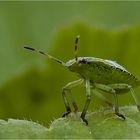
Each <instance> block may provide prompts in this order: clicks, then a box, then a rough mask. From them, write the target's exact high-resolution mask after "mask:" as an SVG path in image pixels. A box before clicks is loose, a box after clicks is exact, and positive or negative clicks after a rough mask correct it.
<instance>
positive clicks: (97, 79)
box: [24, 35, 140, 124]
mask: <svg viewBox="0 0 140 140" xmlns="http://www.w3.org/2000/svg"><path fill="white" fill-rule="evenodd" d="M79 37H80V36H79V35H78V36H77V37H76V40H75V58H74V59H71V60H69V61H68V62H66V63H65V62H63V61H61V60H59V59H57V58H55V57H53V56H51V55H49V54H48V53H45V52H43V51H40V50H37V49H34V48H31V47H28V46H24V48H25V49H28V50H31V51H35V52H37V53H40V54H42V55H45V56H47V57H48V58H50V59H52V60H53V61H55V62H58V63H59V64H61V65H63V66H64V67H66V68H67V69H68V70H70V71H72V72H75V73H77V74H78V75H79V76H80V77H81V78H80V79H79V80H76V81H73V82H70V83H68V84H67V85H65V86H64V87H63V90H62V97H63V100H64V104H65V107H66V113H65V114H64V115H63V116H62V117H65V116H66V115H68V114H69V113H71V108H70V105H69V102H68V100H67V96H69V98H70V101H71V102H72V105H73V107H74V111H75V112H77V111H78V107H77V105H76V102H75V100H74V99H73V97H72V95H71V89H72V88H73V87H76V86H77V85H81V84H84V85H85V88H86V101H85V105H84V107H83V111H82V113H81V119H82V120H83V121H84V122H85V123H86V124H88V121H87V120H86V119H85V116H86V112H87V110H88V107H89V104H90V101H91V92H93V93H94V94H95V95H97V96H98V97H100V98H101V99H102V100H104V101H105V102H106V103H107V104H109V105H110V106H112V107H114V112H115V114H116V115H117V116H119V117H121V118H122V119H124V120H125V116H124V115H123V114H121V113H120V111H119V106H118V98H117V95H118V94H120V93H126V92H128V91H130V93H131V94H132V97H133V98H134V101H135V103H136V105H137V108H138V110H139V111H140V103H139V101H138V98H137V96H136V94H135V92H134V88H136V87H137V86H139V85H140V81H139V80H138V79H137V78H136V77H135V76H134V75H133V74H131V73H130V72H129V71H127V70H126V69H125V68H124V67H122V66H121V65H119V64H118V63H116V62H114V61H112V60H105V59H101V58H95V57H78V56H77V50H78V42H79ZM100 92H107V93H111V94H112V95H113V96H114V103H112V102H111V101H109V100H108V99H107V98H106V97H105V96H103V95H102V94H101V93H100Z"/></svg>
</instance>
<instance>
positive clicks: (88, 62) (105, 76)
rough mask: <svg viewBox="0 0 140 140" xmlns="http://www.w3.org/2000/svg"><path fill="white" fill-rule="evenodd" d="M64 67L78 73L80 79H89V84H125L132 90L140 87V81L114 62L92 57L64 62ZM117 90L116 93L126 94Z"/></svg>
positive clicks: (121, 90)
mask: <svg viewBox="0 0 140 140" xmlns="http://www.w3.org/2000/svg"><path fill="white" fill-rule="evenodd" d="M65 66H66V67H67V68H68V69H69V70H70V71H72V72H75V73H78V74H79V75H80V76H81V77H82V78H84V79H86V78H89V79H90V82H91V83H94V82H95V83H102V84H105V85H108V84H116V83H125V84H128V85H131V86H132V87H133V88H135V87H137V86H139V85H140V81H139V80H138V79H137V78H136V77H135V76H134V75H133V74H131V73H130V72H128V71H127V70H126V69H125V68H124V67H123V66H121V65H119V64H118V63H116V62H115V61H111V60H105V59H101V58H94V57H78V58H77V61H76V60H75V59H72V60H69V61H68V62H66V64H65ZM128 91H129V89H127V90H123V89H120V90H117V93H124V92H128Z"/></svg>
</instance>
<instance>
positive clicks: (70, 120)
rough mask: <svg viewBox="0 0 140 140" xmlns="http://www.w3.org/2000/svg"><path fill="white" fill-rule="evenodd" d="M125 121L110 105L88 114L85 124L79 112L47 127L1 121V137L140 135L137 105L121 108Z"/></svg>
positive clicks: (19, 121) (101, 137) (132, 136)
mask: <svg viewBox="0 0 140 140" xmlns="http://www.w3.org/2000/svg"><path fill="white" fill-rule="evenodd" d="M120 111H121V113H123V114H125V116H126V120H122V119H121V118H119V117H118V116H116V115H115V114H114V112H113V110H111V109H109V108H105V109H101V110H99V111H96V112H92V113H88V114H87V116H86V119H87V120H88V122H89V125H85V123H84V122H82V120H81V119H80V117H79V116H80V113H77V114H75V113H71V114H70V115H69V116H67V117H65V118H59V119H56V120H54V121H53V122H52V123H51V125H50V127H49V128H45V127H44V126H42V125H40V124H38V123H35V122H32V121H27V120H14V119H9V120H8V121H4V120H0V138H1V139H2V138H26V139H30V138H43V139H45V138H46V139H48V138H49V139H54V138H55V139H60V138H61V139H72V138H75V139H78V138H83V139H87V138H92V139H103V138H104V139H116V138H117V139H134V138H137V139H139V138H140V131H139V130H140V112H138V110H137V108H136V106H126V107H121V108H120Z"/></svg>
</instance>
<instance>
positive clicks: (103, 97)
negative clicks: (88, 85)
mask: <svg viewBox="0 0 140 140" xmlns="http://www.w3.org/2000/svg"><path fill="white" fill-rule="evenodd" d="M92 92H93V93H94V94H95V95H96V96H97V97H99V98H100V99H102V100H103V101H104V102H105V103H107V104H108V105H109V106H110V107H113V106H114V104H113V103H112V102H111V101H110V100H109V99H107V98H106V97H105V96H103V95H102V94H101V93H100V90H99V89H98V90H97V89H93V90H92Z"/></svg>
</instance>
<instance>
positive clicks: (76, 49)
mask: <svg viewBox="0 0 140 140" xmlns="http://www.w3.org/2000/svg"><path fill="white" fill-rule="evenodd" d="M79 38H80V36H79V35H77V37H76V39H75V60H76V61H77V52H78V41H79Z"/></svg>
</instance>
